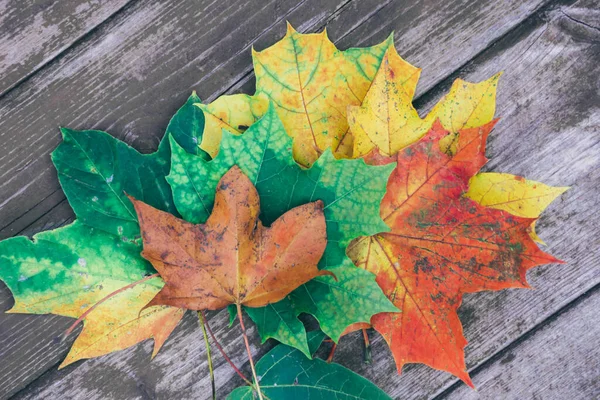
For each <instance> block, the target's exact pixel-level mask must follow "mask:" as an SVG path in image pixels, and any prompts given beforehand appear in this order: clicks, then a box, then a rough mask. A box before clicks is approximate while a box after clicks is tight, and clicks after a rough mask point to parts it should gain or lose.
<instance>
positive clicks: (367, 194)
mask: <svg viewBox="0 0 600 400" xmlns="http://www.w3.org/2000/svg"><path fill="white" fill-rule="evenodd" d="M171 149H172V156H171V159H172V167H171V173H170V174H169V176H168V177H167V181H168V182H169V183H170V184H171V188H172V190H173V199H174V201H175V205H176V207H177V210H178V211H179V212H180V213H181V215H182V216H183V218H184V219H186V220H187V221H189V222H193V223H202V222H204V221H205V220H206V218H208V216H209V215H210V212H211V209H212V206H213V202H214V196H215V190H216V186H217V183H218V181H219V179H220V178H221V177H222V176H223V174H225V172H227V171H228V170H229V168H231V167H232V166H233V165H238V166H239V167H240V168H241V169H242V171H243V172H244V173H245V174H246V175H247V176H248V177H249V178H250V180H251V181H252V183H253V184H254V186H255V187H256V189H257V191H258V193H259V196H260V200H261V220H262V221H263V223H265V224H267V225H269V224H270V223H271V222H273V221H274V220H275V219H276V218H277V217H279V216H280V215H282V214H283V213H284V212H285V211H287V210H289V209H290V208H292V207H296V206H298V205H301V204H305V203H308V202H311V201H315V200H322V201H323V202H324V214H325V219H326V221H327V249H326V250H325V255H324V256H323V258H322V260H321V262H320V265H319V266H320V268H326V269H328V270H331V271H332V272H333V273H334V274H335V275H336V276H338V281H336V280H335V279H333V278H332V277H328V276H326V277H319V278H316V279H314V280H312V281H311V282H309V283H308V284H306V285H303V286H302V287H300V288H298V289H297V290H296V291H294V292H293V293H292V294H291V295H290V296H289V298H288V299H284V300H283V301H282V302H284V303H282V304H278V305H276V306H275V305H274V306H270V307H267V308H266V309H261V310H260V311H259V310H252V311H249V315H250V317H251V318H252V319H253V321H254V322H255V323H256V324H257V326H258V329H259V332H260V334H261V336H262V338H263V340H266V338H268V337H273V338H276V339H277V340H279V341H282V342H284V343H286V344H289V345H291V346H294V347H296V348H298V349H301V350H302V351H303V352H305V353H307V352H306V349H307V347H306V332H305V330H304V329H300V325H301V323H300V322H299V321H298V319H297V318H296V317H297V316H298V315H299V314H300V313H302V312H307V313H310V314H312V315H314V316H315V317H316V318H317V319H318V320H319V322H320V323H321V328H322V329H323V331H324V332H325V333H327V335H329V336H330V337H331V338H332V339H333V340H335V341H337V340H338V339H339V337H340V335H341V334H342V332H343V331H344V329H345V328H346V327H347V326H348V325H350V324H352V323H355V322H369V320H370V317H371V316H372V315H374V314H377V313H380V312H384V310H385V311H389V312H394V311H397V309H396V308H394V307H393V306H391V303H390V302H389V301H388V300H387V299H386V298H385V297H384V296H383V295H382V293H381V289H380V288H379V287H378V286H377V284H376V282H375V280H374V278H373V275H372V274H370V273H365V271H364V270H361V269H359V268H356V267H355V266H354V265H353V264H352V262H351V261H350V260H349V259H348V258H347V257H346V255H345V248H346V246H347V245H348V243H349V242H350V241H351V240H353V239H354V238H356V237H359V236H363V235H372V234H375V233H377V232H382V231H387V230H388V228H387V226H386V225H385V224H384V223H383V221H382V220H381V218H380V216H379V203H380V202H381V199H382V197H383V195H384V193H385V190H386V184H387V179H388V176H389V174H390V173H391V171H392V170H393V168H394V165H393V164H392V165H387V166H379V167H374V166H368V165H366V164H365V163H364V161H363V160H336V159H335V158H334V157H333V155H332V153H331V151H330V150H326V151H325V153H324V154H323V155H322V156H321V157H320V158H319V159H318V160H317V161H316V162H315V163H314V164H313V166H312V167H311V168H310V169H303V168H301V167H300V166H298V164H296V163H295V161H294V160H293V158H292V150H291V149H292V139H291V138H290V137H289V136H288V135H287V134H286V132H285V130H284V128H283V125H282V124H281V121H280V120H279V118H278V117H277V114H276V112H275V110H274V109H273V108H272V107H270V108H269V110H268V111H267V113H266V114H265V116H264V117H263V118H261V119H260V120H259V121H258V122H257V123H255V124H254V125H252V126H251V127H250V128H249V129H248V130H247V131H246V133H245V134H243V135H241V136H237V135H233V134H230V133H229V132H226V131H223V138H222V141H221V149H220V151H219V154H218V155H217V156H216V157H215V158H214V159H213V160H212V161H207V160H206V159H205V158H203V157H198V156H194V155H192V154H189V153H187V152H186V151H185V150H184V149H182V148H181V147H180V146H178V145H177V143H176V141H175V140H173V139H172V140H171ZM283 310H285V312H283ZM267 321H268V322H267ZM275 321H276V322H275Z"/></svg>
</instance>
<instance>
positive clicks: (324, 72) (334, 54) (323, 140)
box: [201, 25, 416, 168]
mask: <svg viewBox="0 0 600 400" xmlns="http://www.w3.org/2000/svg"><path fill="white" fill-rule="evenodd" d="M392 45H393V38H392V36H390V37H389V38H388V39H386V40H385V41H384V42H382V43H380V44H378V45H375V46H372V47H366V48H351V49H348V50H345V51H341V50H338V49H337V48H336V47H335V45H334V44H333V43H332V42H331V41H330V40H329V38H328V37H327V32H326V31H323V32H321V33H312V34H301V33H298V32H296V31H295V30H294V28H292V27H291V25H288V30H287V34H286V35H285V37H284V38H283V39H281V40H280V41H279V42H277V43H275V44H274V45H273V46H271V47H269V48H267V49H265V50H262V51H253V53H252V57H253V61H254V72H255V74H256V94H255V95H254V96H246V95H234V96H223V97H221V98H219V99H217V100H215V101H214V102H212V103H211V104H208V105H203V106H201V107H202V109H203V111H205V115H206V131H205V134H204V139H203V143H202V148H203V149H204V150H205V151H207V152H208V153H209V154H211V155H212V156H215V155H216V153H217V151H218V148H219V143H220V139H221V129H226V130H227V131H229V132H231V133H238V134H239V133H241V132H243V130H244V129H245V128H246V127H247V126H249V125H250V124H251V123H253V122H254V121H256V119H257V118H258V117H260V116H262V114H263V113H264V112H265V111H266V108H267V105H268V101H269V100H270V101H271V102H272V103H273V104H274V106H275V109H276V111H277V114H278V115H279V118H280V119H281V121H282V122H283V126H284V128H285V130H286V132H287V133H288V135H290V136H291V137H292V138H293V139H294V142H293V154H294V158H295V160H296V161H297V162H298V163H299V164H300V165H302V166H304V167H307V168H308V167H310V166H311V165H312V164H313V163H314V162H315V161H316V160H317V158H318V157H319V156H320V155H321V154H323V152H324V151H325V150H326V149H328V148H331V149H332V152H333V154H334V155H335V157H336V158H350V157H351V156H352V146H353V144H352V143H353V137H352V133H351V132H349V130H348V122H347V118H346V108H347V107H348V106H350V105H360V104H361V103H362V101H363V98H364V96H365V95H366V93H367V91H368V90H369V87H370V85H371V81H372V80H373V78H374V76H375V73H376V72H377V70H378V68H379V64H380V63H381V59H382V57H383V54H384V53H385V51H386V49H387V48H388V47H390V46H392ZM415 70H416V69H415ZM415 82H416V81H415Z"/></svg>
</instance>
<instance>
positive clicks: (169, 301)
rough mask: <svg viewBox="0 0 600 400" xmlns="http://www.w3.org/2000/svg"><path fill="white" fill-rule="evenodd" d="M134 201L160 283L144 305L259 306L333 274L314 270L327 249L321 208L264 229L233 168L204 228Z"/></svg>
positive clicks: (248, 186)
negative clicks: (150, 299)
mask: <svg viewBox="0 0 600 400" xmlns="http://www.w3.org/2000/svg"><path fill="white" fill-rule="evenodd" d="M131 200H132V202H133V204H134V206H135V210H136V212H137V215H138V218H139V221H140V227H141V231H142V238H143V241H144V250H143V252H142V256H143V257H144V258H146V259H147V260H149V261H150V262H151V263H152V265H154V267H155V268H156V270H157V271H158V272H159V273H160V275H161V276H162V278H163V279H164V281H165V286H164V287H163V288H162V290H161V291H160V292H159V293H158V294H157V295H156V297H154V299H152V301H151V302H150V303H148V305H147V307H149V306H152V305H158V304H164V305H171V306H175V307H181V308H187V309H191V310H216V309H219V308H223V307H225V306H227V305H229V304H238V305H239V304H243V305H245V306H249V307H261V306H264V305H266V304H269V303H273V302H277V301H279V300H281V299H283V298H284V297H285V296H286V295H287V294H288V293H290V292H291V291H292V290H294V289H296V288H297V287H298V286H300V285H302V284H304V283H306V282H307V281H309V280H310V279H312V278H314V277H315V276H319V275H324V274H331V273H330V272H327V271H319V270H318V269H317V263H318V261H319V259H320V258H321V256H322V255H323V252H324V250H325V246H326V244H327V239H326V232H325V217H324V215H323V203H322V202H321V201H316V202H313V203H308V204H305V205H302V206H299V207H296V208H294V209H292V210H290V211H288V212H286V213H285V214H284V215H282V216H281V217H279V218H278V219H277V220H276V221H275V222H274V223H273V224H272V226H271V227H270V228H265V227H264V226H263V225H262V223H261V222H260V221H259V219H258V215H259V212H260V203H259V198H258V193H257V192H256V189H255V188H254V186H253V185H252V183H251V182H250V180H249V179H248V177H247V176H246V175H244V173H243V172H242V171H241V170H240V169H239V168H238V167H237V166H234V167H232V168H231V169H230V170H229V171H228V172H227V173H226V174H225V175H224V176H223V178H221V180H220V182H219V184H218V186H217V191H216V196H215V203H214V208H213V211H212V214H211V215H210V217H209V218H208V220H207V221H206V223H205V224H198V225H194V224H191V223H189V222H186V221H183V220H181V219H178V218H176V217H174V216H173V215H171V214H169V213H165V212H162V211H159V210H157V209H155V208H153V207H151V206H149V205H147V204H145V203H143V202H140V201H137V200H135V199H131Z"/></svg>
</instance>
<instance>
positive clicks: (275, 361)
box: [227, 332, 390, 400]
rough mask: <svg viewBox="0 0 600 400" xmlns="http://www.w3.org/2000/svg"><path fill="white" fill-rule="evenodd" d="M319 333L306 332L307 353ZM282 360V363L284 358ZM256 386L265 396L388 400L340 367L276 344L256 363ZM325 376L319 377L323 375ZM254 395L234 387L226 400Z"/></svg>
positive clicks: (275, 398)
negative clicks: (257, 379) (257, 380)
mask: <svg viewBox="0 0 600 400" xmlns="http://www.w3.org/2000/svg"><path fill="white" fill-rule="evenodd" d="M323 338H324V335H323V333H322V332H309V334H308V343H307V348H308V349H309V352H310V354H314V352H315V351H316V350H317V349H318V348H319V346H320V345H321V343H322V341H323ZM284 360H285V362H282V361H284ZM256 373H257V375H258V376H259V377H260V378H259V379H260V388H261V391H262V393H263V395H264V396H265V398H268V399H271V400H280V399H281V400H286V399H323V400H325V399H348V400H350V399H355V400H360V399H364V400H389V399H390V397H389V396H388V395H387V394H385V393H384V392H383V391H382V390H381V389H379V388H378V387H377V386H375V385H374V384H373V383H372V382H370V381H368V380H367V379H365V378H363V377H362V376H360V375H358V374H356V373H354V372H352V371H350V370H349V369H347V368H345V367H342V366H341V365H339V364H335V363H331V364H328V363H326V362H325V361H323V360H320V359H313V360H311V359H307V358H306V357H304V356H303V355H302V353H301V352H299V351H298V350H295V349H293V348H291V347H288V346H285V345H279V346H276V347H275V348H273V349H272V350H271V351H269V352H268V353H267V354H265V355H264V356H263V357H262V358H261V359H260V360H259V361H258V362H257V363H256ZM325 376H326V377H327V379H323V377H325ZM255 398H257V395H256V393H255V392H254V391H253V388H252V387H250V386H244V387H240V388H237V389H235V390H234V391H233V392H231V393H230V394H229V396H228V397H227V399H228V400H250V399H255Z"/></svg>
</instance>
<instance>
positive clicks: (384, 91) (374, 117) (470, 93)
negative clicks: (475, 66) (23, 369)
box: [348, 47, 501, 158]
mask: <svg viewBox="0 0 600 400" xmlns="http://www.w3.org/2000/svg"><path fill="white" fill-rule="evenodd" d="M419 72H420V70H419V69H416V68H415V67H413V66H412V65H410V64H409V63H407V62H406V61H404V60H403V59H402V58H401V57H400V56H399V55H398V53H397V52H396V50H395V48H394V47H390V48H389V49H388V50H387V51H386V53H385V55H384V56H383V59H382V62H381V65H380V67H379V70H378V71H377V74H376V75H375V78H374V79H373V84H372V85H371V87H370V88H369V91H368V92H367V94H366V96H365V98H364V100H363V103H362V104H361V105H360V106H349V107H348V124H349V126H350V131H351V132H352V134H353V135H354V148H353V157H355V158H356V157H364V156H366V155H368V154H369V153H370V152H372V151H373V149H375V148H377V149H378V150H379V151H380V152H381V154H382V155H384V156H393V155H395V154H396V153H397V152H398V151H399V150H401V149H403V148H404V147H406V146H408V145H410V144H412V143H414V142H415V141H417V140H418V139H420V138H421V137H423V135H425V134H426V133H427V132H428V131H429V130H430V129H431V126H432V124H433V122H434V121H435V120H439V121H440V123H441V124H442V126H443V127H444V128H445V129H447V130H449V131H450V132H453V133H456V132H458V131H459V130H461V129H466V128H473V127H478V126H482V125H484V124H486V123H488V122H490V121H491V120H492V118H494V111H495V108H496V87H497V83H498V79H499V77H500V75H501V74H496V75H494V76H493V77H491V78H490V79H488V80H486V81H483V82H480V83H469V82H465V81H463V80H461V79H457V80H456V81H454V83H453V84H452V87H451V88H450V91H449V93H448V94H447V95H446V96H445V97H444V98H442V99H441V100H440V101H439V102H438V104H436V106H435V107H434V108H433V109H432V110H431V112H430V113H429V114H428V115H427V116H426V117H425V118H423V119H421V117H419V114H418V113H417V110H416V109H415V108H414V106H413V105H412V101H413V96H414V93H415V88H416V84H417V80H418V79H419ZM451 139H452V138H451V137H449V138H448V139H447V141H450V140H451Z"/></svg>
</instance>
